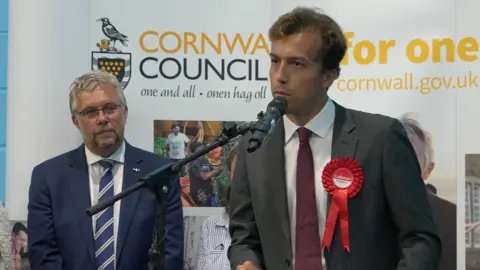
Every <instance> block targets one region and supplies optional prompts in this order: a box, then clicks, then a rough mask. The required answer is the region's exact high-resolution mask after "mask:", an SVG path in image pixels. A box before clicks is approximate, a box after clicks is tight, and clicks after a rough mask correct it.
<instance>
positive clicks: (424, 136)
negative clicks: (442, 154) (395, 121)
mask: <svg viewBox="0 0 480 270" xmlns="http://www.w3.org/2000/svg"><path fill="white" fill-rule="evenodd" d="M399 120H400V122H401V123H402V125H403V127H404V128H405V131H407V134H408V137H409V139H410V141H411V140H412V137H416V138H418V139H419V140H420V142H422V143H423V144H424V145H425V147H424V154H425V164H426V166H428V164H430V163H431V162H432V161H433V160H434V150H433V142H432V136H431V134H430V133H429V132H428V131H426V130H425V129H424V128H423V126H422V124H420V122H419V121H418V120H416V119H415V118H414V117H413V114H412V113H405V114H403V115H401V116H400V117H399Z"/></svg>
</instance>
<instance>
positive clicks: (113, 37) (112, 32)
mask: <svg viewBox="0 0 480 270" xmlns="http://www.w3.org/2000/svg"><path fill="white" fill-rule="evenodd" d="M97 22H102V32H103V34H104V35H105V36H106V37H107V38H108V39H109V42H108V43H109V44H110V43H113V44H112V46H108V50H109V51H114V52H122V51H121V50H120V49H118V48H117V47H116V46H115V45H116V43H117V41H120V43H122V45H123V46H125V47H128V43H127V42H128V37H127V36H126V35H124V34H122V33H120V32H119V31H118V30H117V28H116V27H115V26H114V25H113V24H112V23H110V20H109V19H108V18H105V17H103V18H100V19H98V20H97ZM98 45H99V44H97V46H98Z"/></svg>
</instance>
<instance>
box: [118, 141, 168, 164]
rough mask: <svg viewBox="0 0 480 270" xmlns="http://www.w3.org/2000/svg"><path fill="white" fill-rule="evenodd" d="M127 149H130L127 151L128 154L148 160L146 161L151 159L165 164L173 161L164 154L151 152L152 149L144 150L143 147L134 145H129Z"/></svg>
mask: <svg viewBox="0 0 480 270" xmlns="http://www.w3.org/2000/svg"><path fill="white" fill-rule="evenodd" d="M127 149H128V150H127V151H126V154H128V155H134V156H135V157H137V158H138V159H143V160H146V161H149V162H154V163H156V164H165V163H170V162H171V160H170V159H168V158H166V157H164V156H161V155H158V154H155V153H153V152H150V151H146V150H143V149H141V148H138V147H136V146H133V145H128V146H127Z"/></svg>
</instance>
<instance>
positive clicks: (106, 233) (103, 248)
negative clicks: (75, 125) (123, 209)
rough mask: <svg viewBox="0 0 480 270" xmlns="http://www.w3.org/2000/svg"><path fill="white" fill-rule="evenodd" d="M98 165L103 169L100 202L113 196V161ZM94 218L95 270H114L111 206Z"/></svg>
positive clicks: (102, 162)
mask: <svg viewBox="0 0 480 270" xmlns="http://www.w3.org/2000/svg"><path fill="white" fill-rule="evenodd" d="M98 163H99V164H100V165H101V166H102V167H103V168H104V172H103V174H102V178H101V180H100V188H99V193H98V201H99V202H100V201H103V200H105V199H106V198H109V197H113V195H114V192H113V173H112V168H113V165H114V161H113V160H107V159H104V160H100V161H99V162H98ZM95 218H96V222H95V259H96V262H97V269H98V270H114V263H115V250H114V247H115V238H114V235H113V205H112V206H110V207H108V208H107V209H105V210H103V211H101V212H100V213H98V214H97V215H96V216H95Z"/></svg>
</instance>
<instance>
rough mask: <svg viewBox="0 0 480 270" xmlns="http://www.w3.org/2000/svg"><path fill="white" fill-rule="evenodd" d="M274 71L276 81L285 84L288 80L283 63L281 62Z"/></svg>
mask: <svg viewBox="0 0 480 270" xmlns="http://www.w3.org/2000/svg"><path fill="white" fill-rule="evenodd" d="M275 73H276V74H275V76H276V81H277V82H278V83H281V84H286V83H287V82H288V73H287V68H286V65H285V63H281V64H280V66H279V67H278V69H277V70H276V72H275Z"/></svg>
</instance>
